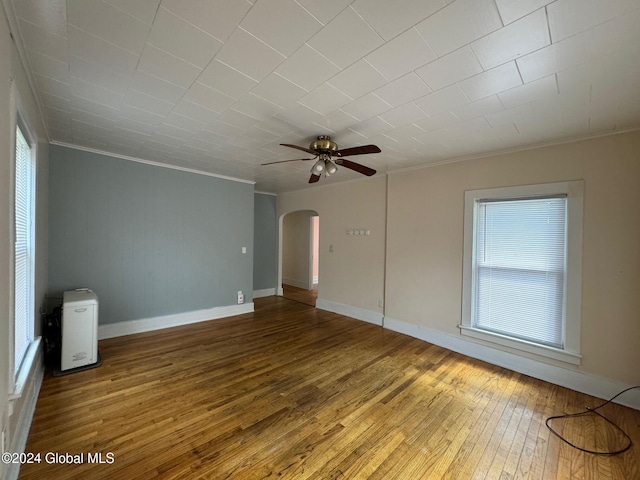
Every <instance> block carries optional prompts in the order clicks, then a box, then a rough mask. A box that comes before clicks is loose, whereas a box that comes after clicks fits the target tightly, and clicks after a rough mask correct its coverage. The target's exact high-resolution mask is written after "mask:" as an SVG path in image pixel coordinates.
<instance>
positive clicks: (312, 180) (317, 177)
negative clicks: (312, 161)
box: [309, 173, 320, 183]
mask: <svg viewBox="0 0 640 480" xmlns="http://www.w3.org/2000/svg"><path fill="white" fill-rule="evenodd" d="M318 180H320V175H316V174H315V173H312V174H311V177H309V183H316V182H317V181H318Z"/></svg>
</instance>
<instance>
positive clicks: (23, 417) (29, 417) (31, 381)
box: [4, 348, 44, 480]
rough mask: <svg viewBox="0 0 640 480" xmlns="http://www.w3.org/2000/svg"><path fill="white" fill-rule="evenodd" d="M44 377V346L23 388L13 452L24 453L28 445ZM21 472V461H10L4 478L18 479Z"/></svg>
mask: <svg viewBox="0 0 640 480" xmlns="http://www.w3.org/2000/svg"><path fill="white" fill-rule="evenodd" d="M43 379H44V358H43V353H42V348H38V353H37V354H36V356H35V360H34V366H33V371H32V372H31V374H30V376H29V378H28V380H27V381H26V383H25V386H24V388H23V390H22V395H21V398H23V399H24V401H23V404H22V409H21V410H20V414H19V415H20V416H19V417H18V421H17V423H16V431H15V432H13V435H12V438H10V439H9V444H10V446H9V448H8V449H7V451H8V452H12V453H24V449H25V447H26V446H27V438H28V437H29V430H30V429H31V422H32V421H33V414H34V413H35V411H36V403H37V402H38V395H39V394H40V387H41V386H42V380H43ZM19 473H20V464H19V463H10V464H8V465H7V470H6V472H5V476H4V478H5V479H6V480H16V479H17V478H18V474H19Z"/></svg>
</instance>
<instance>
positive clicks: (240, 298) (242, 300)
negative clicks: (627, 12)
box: [238, 292, 244, 305]
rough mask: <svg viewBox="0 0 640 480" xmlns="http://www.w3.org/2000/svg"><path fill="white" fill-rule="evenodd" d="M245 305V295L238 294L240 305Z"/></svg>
mask: <svg viewBox="0 0 640 480" xmlns="http://www.w3.org/2000/svg"><path fill="white" fill-rule="evenodd" d="M242 303H244V293H242V292H238V305H240V304H242Z"/></svg>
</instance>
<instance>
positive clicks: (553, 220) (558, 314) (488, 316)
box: [460, 181, 584, 364]
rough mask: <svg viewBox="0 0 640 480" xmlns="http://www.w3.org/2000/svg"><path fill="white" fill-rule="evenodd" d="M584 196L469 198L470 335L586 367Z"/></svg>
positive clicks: (519, 193) (575, 186)
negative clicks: (583, 359)
mask: <svg viewBox="0 0 640 480" xmlns="http://www.w3.org/2000/svg"><path fill="white" fill-rule="evenodd" d="M583 190H584V187H583V182H581V181H576V182H561V183H552V184H543V185H527V186H519V187H504V188H495V189H486V190H473V191H467V192H465V218H464V221H465V229H464V248H465V250H464V268H463V311H462V324H461V325H460V327H461V333H462V334H463V335H468V336H471V337H474V338H476V339H480V340H485V341H488V342H492V343H496V344H499V345H502V346H505V347H510V348H512V349H516V350H521V351H524V352H528V353H533V354H536V355H541V356H545V357H550V358H553V359H556V360H560V361H564V362H568V363H572V364H579V363H580V344H579V343H580V303H581V299H580V290H581V276H582V268H581V257H582V202H583V200H582V199H583Z"/></svg>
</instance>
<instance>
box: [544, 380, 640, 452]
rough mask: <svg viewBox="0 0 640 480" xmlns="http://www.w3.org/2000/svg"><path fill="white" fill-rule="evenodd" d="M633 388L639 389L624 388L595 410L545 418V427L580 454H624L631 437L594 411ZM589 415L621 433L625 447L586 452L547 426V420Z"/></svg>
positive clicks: (629, 445)
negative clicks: (604, 421) (600, 419)
mask: <svg viewBox="0 0 640 480" xmlns="http://www.w3.org/2000/svg"><path fill="white" fill-rule="evenodd" d="M634 388H640V385H636V386H634V387H629V388H626V389H624V390H622V391H621V392H619V393H617V394H615V395H614V396H613V397H611V398H610V399H609V400H607V401H606V402H604V403H602V404H600V405H598V406H597V407H595V408H590V407H587V409H586V410H585V411H583V412H578V413H568V414H565V415H556V416H554V417H549V418H547V420H546V421H545V422H544V423H545V425H546V426H547V428H548V429H549V430H551V432H552V433H553V434H554V435H555V436H556V437H558V438H559V439H560V440H562V441H563V442H565V443H567V444H569V445H570V446H572V447H573V448H576V449H578V450H580V451H582V452H586V453H592V454H594V455H618V454H620V453H623V452H626V451H627V450H629V449H630V448H631V445H632V443H633V442H632V441H631V437H630V436H629V435H628V434H627V433H626V432H625V431H624V430H622V428H620V427H619V426H618V425H616V424H615V423H613V422H612V421H611V420H609V419H608V418H607V417H605V416H604V415H602V414H601V413H598V412H597V411H596V410H598V409H600V408H602V407H604V406H605V405H607V404H608V403H611V402H612V401H614V400H615V399H616V398H618V397H619V396H620V395H622V394H623V393H625V392H628V391H629V390H633V389H634ZM589 414H594V415H598V416H599V417H600V418H603V419H604V420H606V421H607V422H609V423H610V424H611V425H613V426H614V427H615V428H616V429H617V430H618V431H620V433H622V435H624V437H625V438H626V440H627V443H626V445H625V446H624V447H623V448H621V449H619V450H612V451H604V452H602V451H597V450H587V449H586V448H582V447H579V446H577V445H574V444H573V443H571V442H570V441H569V440H567V439H566V438H564V437H563V436H562V435H560V434H559V433H558V432H556V431H555V430H554V429H553V428H551V426H550V425H549V420H554V419H556V418H571V417H581V416H584V415H589Z"/></svg>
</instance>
